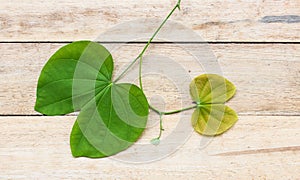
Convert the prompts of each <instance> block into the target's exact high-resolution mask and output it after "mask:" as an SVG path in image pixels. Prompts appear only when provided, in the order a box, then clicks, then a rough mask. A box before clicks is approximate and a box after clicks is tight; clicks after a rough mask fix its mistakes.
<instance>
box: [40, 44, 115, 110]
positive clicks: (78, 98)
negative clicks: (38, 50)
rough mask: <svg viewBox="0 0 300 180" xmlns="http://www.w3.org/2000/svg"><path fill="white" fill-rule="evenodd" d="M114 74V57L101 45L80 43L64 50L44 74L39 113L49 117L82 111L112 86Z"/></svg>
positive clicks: (55, 57)
mask: <svg viewBox="0 0 300 180" xmlns="http://www.w3.org/2000/svg"><path fill="white" fill-rule="evenodd" d="M100 67H101V68H100ZM99 69H100V71H99ZM112 71H113V60H112V57H111V55H110V53H109V52H108V51H107V50H106V49H105V48H104V47H103V46H101V45H100V44H98V43H94V42H90V41H78V42H74V43H71V44H68V45H66V46H64V47H62V48H60V49H59V50H58V51H57V52H56V53H55V54H54V55H53V56H52V57H51V58H50V59H49V60H48V62H47V63H46V65H45V66H44V68H43V70H42V72H41V74H40V77H39V80H38V86H37V99H36V104H35V110H36V111H38V112H40V113H43V114H45V115H62V114H68V113H71V112H74V111H77V110H80V109H81V108H82V107H83V105H84V104H86V103H87V102H88V101H90V100H91V99H92V98H93V97H94V95H95V94H98V93H99V92H100V91H101V90H102V89H103V88H105V87H106V86H107V85H108V84H109V83H110V79H111V77H112ZM75 76H76V77H75ZM74 84H75V87H74Z"/></svg>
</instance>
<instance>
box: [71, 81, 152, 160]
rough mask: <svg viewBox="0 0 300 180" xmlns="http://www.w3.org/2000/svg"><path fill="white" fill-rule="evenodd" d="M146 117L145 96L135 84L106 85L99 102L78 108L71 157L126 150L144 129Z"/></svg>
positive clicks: (108, 153)
mask: <svg viewBox="0 0 300 180" xmlns="http://www.w3.org/2000/svg"><path fill="white" fill-rule="evenodd" d="M95 106H96V107H95ZM147 116H148V103H147V99H146V97H145V95H144V94H143V92H142V91H141V90H140V89H139V88H138V87H137V86H135V85H132V84H112V85H111V86H108V87H107V88H105V90H103V91H102V92H101V94H100V95H99V102H98V103H97V102H91V103H89V104H88V105H87V106H85V107H84V108H83V109H82V110H81V112H80V114H79V116H78V118H77V124H75V125H74V127H73V130H72V133H71V150H72V154H73V156H75V157H79V156H86V157H105V156H110V155H113V154H116V153H118V152H120V151H122V150H125V149H126V148H128V147H129V146H130V145H131V144H133V143H134V142H135V141H136V140H137V139H138V138H139V137H140V135H141V134H142V132H143V131H144V128H145V126H146V123H147ZM82 132H84V133H82Z"/></svg>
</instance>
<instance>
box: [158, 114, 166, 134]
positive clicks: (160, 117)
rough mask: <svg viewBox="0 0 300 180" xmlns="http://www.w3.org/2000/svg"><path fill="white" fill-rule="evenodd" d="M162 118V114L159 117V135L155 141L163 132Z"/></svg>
mask: <svg viewBox="0 0 300 180" xmlns="http://www.w3.org/2000/svg"><path fill="white" fill-rule="evenodd" d="M162 116H163V115H162V114H160V115H159V135H158V137H157V139H160V137H161V135H162V132H163V131H164V128H163V122H162Z"/></svg>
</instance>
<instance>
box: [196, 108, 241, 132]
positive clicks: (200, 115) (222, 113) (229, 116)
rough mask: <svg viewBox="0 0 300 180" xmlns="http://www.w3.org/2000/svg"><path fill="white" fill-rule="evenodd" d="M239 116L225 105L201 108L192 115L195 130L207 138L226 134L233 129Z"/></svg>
mask: <svg viewBox="0 0 300 180" xmlns="http://www.w3.org/2000/svg"><path fill="white" fill-rule="evenodd" d="M237 120H238V116H237V114H236V112H235V111H234V110H233V109H231V108H229V107H228V106H226V105H224V104H211V105H204V106H199V107H197V108H196V109H195V111H194V113H193V115H192V125H193V127H194V129H195V130H196V131H197V132H198V133H200V134H202V135H207V136H215V135H219V134H222V133H224V132H225V131H227V130H228V129H229V128H231V127H232V126H233V125H234V124H235V123H236V121H237Z"/></svg>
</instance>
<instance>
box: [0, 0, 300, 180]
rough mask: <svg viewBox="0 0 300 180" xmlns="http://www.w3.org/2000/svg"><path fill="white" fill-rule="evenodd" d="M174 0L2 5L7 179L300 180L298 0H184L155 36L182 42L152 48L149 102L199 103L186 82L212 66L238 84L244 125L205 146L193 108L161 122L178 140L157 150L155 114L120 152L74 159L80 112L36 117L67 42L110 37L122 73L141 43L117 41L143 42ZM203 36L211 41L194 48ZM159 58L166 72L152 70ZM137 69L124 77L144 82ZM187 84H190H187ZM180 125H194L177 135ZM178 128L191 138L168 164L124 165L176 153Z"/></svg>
mask: <svg viewBox="0 0 300 180" xmlns="http://www.w3.org/2000/svg"><path fill="white" fill-rule="evenodd" d="M176 1H177V0H165V1H163V2H162V1H160V0H153V1H146V0H139V1H119V0H101V1H99V0H90V1H84V2H83V1H82V2H80V1H74V0H52V1H44V0H38V1H34V0H23V1H7V0H0V127H1V128H2V130H1V131H0V179H299V178H300V176H299V174H300V143H299V142H300V133H299V132H300V128H299V127H300V91H299V90H300V44H299V42H300V34H299V32H300V26H299V25H300V1H299V0H278V1H273V0H249V1H248V0H243V1H236V0H233V1H230V0H226V1H219V0H203V1H198V0H189V1H186V0H182V5H181V8H182V9H181V11H176V13H175V14H174V15H173V16H172V17H171V20H173V22H171V21H169V22H168V23H167V24H166V26H165V28H163V29H162V31H161V32H160V33H159V34H158V39H156V41H163V40H168V41H171V42H174V41H179V42H181V43H180V44H171V43H156V44H152V45H151V47H150V49H149V51H147V57H145V59H144V63H145V65H144V73H146V75H145V77H144V86H145V91H146V94H147V96H148V97H149V98H150V101H151V103H153V104H155V105H157V106H160V107H161V108H166V109H169V110H172V109H178V108H181V107H182V106H185V105H187V104H189V103H191V102H190V98H189V95H188V89H187V88H188V86H187V85H188V83H189V81H190V79H189V78H193V77H194V76H197V75H199V74H201V73H204V72H205V70H206V72H216V73H222V74H223V75H224V76H225V77H226V78H228V79H229V80H231V81H232V82H233V83H234V84H235V85H236V86H237V93H236V95H235V97H234V98H233V99H232V100H231V101H230V102H229V103H228V104H229V105H230V106H231V107H232V108H234V109H235V110H236V111H237V112H238V113H239V121H238V122H237V124H236V125H235V126H234V127H233V128H232V129H231V130H230V131H228V132H226V133H225V134H223V135H221V136H218V137H215V138H213V139H212V141H209V142H210V143H209V144H208V145H207V146H205V147H204V148H203V147H202V146H201V143H203V142H205V140H207V139H205V138H204V137H203V136H200V135H198V134H197V133H195V132H193V131H192V129H191V126H190V117H189V115H190V113H191V111H188V112H186V114H185V115H184V116H180V115H178V114H177V115H172V116H167V117H164V128H165V131H164V133H163V139H164V140H166V139H167V138H170V141H162V142H164V143H162V144H161V145H159V146H158V147H157V148H155V147H154V146H152V145H150V144H149V140H150V139H151V138H153V137H156V136H157V133H158V117H157V115H154V114H152V113H151V114H150V117H149V121H148V123H149V124H148V128H147V129H146V131H145V133H144V134H143V136H142V137H141V139H140V140H139V141H138V143H137V144H136V145H135V146H133V147H131V148H129V149H128V150H127V151H124V152H122V153H121V154H120V155H119V156H114V157H112V158H104V159H87V158H73V157H72V155H71V152H70V148H69V135H70V131H71V128H72V125H73V123H74V121H75V119H76V116H74V114H71V115H70V116H56V117H45V116H36V115H38V113H37V112H35V111H34V110H33V106H34V103H35V91H36V83H37V80H38V76H39V73H40V71H41V69H42V67H43V65H44V64H45V63H46V61H47V59H48V58H49V57H50V56H51V55H52V54H53V53H54V52H55V51H56V50H57V49H58V48H59V47H61V46H63V45H64V42H65V43H66V42H67V41H75V40H81V39H90V40H99V41H107V42H114V43H105V44H104V45H105V46H106V47H108V49H109V50H111V52H112V54H113V57H114V59H115V73H116V72H118V71H119V70H120V69H122V68H123V67H124V66H125V65H126V64H128V62H130V61H131V60H132V59H134V58H135V56H136V55H137V54H138V52H139V51H140V50H141V49H142V47H143V44H140V43H131V44H120V43H118V42H128V40H129V41H145V40H147V38H148V37H149V35H150V34H152V33H153V31H154V30H155V28H156V27H157V26H158V24H159V22H160V21H161V20H162V19H163V18H164V17H165V16H166V14H167V13H168V12H169V10H170V9H171V8H172V7H173V6H174V5H175V3H176ZM153 18H154V20H153ZM132 22H133V23H132ZM137 22H138V23H137ZM174 22H178V24H177V25H176V24H174ZM172 23H173V24H172ZM120 24H121V25H120ZM141 24H142V25H143V26H141ZM137 25H138V26H137ZM184 26H185V27H184ZM175 27H176V28H175ZM170 29H171V30H172V31H170ZM168 30H169V31H168ZM173 30H174V31H173ZM175 30H178V31H175ZM189 30H191V31H189ZM119 31H121V33H118V32H119ZM191 32H195V33H196V34H198V35H199V36H195V34H193V33H191ZM103 33H104V34H105V36H103ZM203 41H209V42H213V44H209V46H206V45H205V44H203V43H195V42H203ZM7 42H10V43H7ZM13 42H15V43H13ZM38 42H43V43H38ZM187 42H193V43H187ZM215 42H217V43H215ZM223 42H224V43H223ZM239 42H241V43H239ZM264 42H268V43H264ZM280 42H284V43H280ZM207 47H209V48H211V50H212V52H211V51H209V50H208V49H207ZM194 52H196V53H198V54H196V55H198V56H199V57H200V60H201V61H200V62H201V63H202V64H199V63H198V62H197V61H196V60H195V58H194V56H193V55H194V54H193V53H194ZM212 53H214V55H215V57H216V59H217V65H216V64H214V63H213V61H208V62H206V61H203V60H205V59H209V58H212V60H213V59H214V58H213V57H211V56H210V55H212ZM210 60H211V59H210ZM170 61H171V62H172V63H168V62H170ZM164 62H165V63H164ZM153 64H158V65H159V66H162V67H164V69H159V70H156V71H154V72H152V71H151V70H153V68H152V67H153ZM171 64H172V65H174V64H177V66H171ZM150 67H151V68H150ZM149 69H150V71H149ZM182 69H183V72H181V73H173V74H172V73H171V74H170V73H169V72H179V71H178V70H182ZM220 69H221V70H222V71H220ZM136 70H137V68H136V67H135V68H133V73H129V74H127V76H126V77H125V81H133V82H137V81H136V79H135V78H131V79H130V78H128V77H136V74H134V73H137V71H136ZM147 73H148V74H147ZM151 73H155V75H153V74H151ZM167 75H168V76H167ZM186 76H187V77H188V78H187V79H184V77H186ZM176 82H179V86H178V84H177V86H176V85H174V84H175V83H176ZM180 83H181V84H180ZM181 86H182V87H185V88H183V89H181V91H180V88H179V87H181ZM75 115H76V114H75ZM180 118H183V119H180ZM181 120H183V121H181ZM182 122H184V123H183V124H180V123H182ZM178 126H183V129H186V130H184V131H183V130H182V131H180V132H179V133H178V134H177V135H175V134H172V133H174V131H175V130H174V129H175V128H176V127H178ZM189 133H190V134H189ZM173 135H174V136H173ZM182 135H185V136H186V137H188V138H187V141H186V142H180V143H181V146H180V147H178V148H179V149H178V150H177V151H175V152H173V153H170V154H169V155H168V156H167V157H166V158H164V159H161V160H158V161H153V162H150V163H141V164H135V163H128V162H120V159H122V158H123V159H122V160H124V158H125V160H126V159H127V160H128V161H131V162H132V161H133V159H134V158H137V157H139V155H140V154H139V153H140V151H135V150H136V149H138V146H139V145H140V144H144V145H148V146H147V148H145V149H144V151H141V153H145V154H146V155H147V156H148V157H152V156H153V157H154V155H156V154H158V153H159V152H162V151H163V150H168V149H172V147H173V146H174V144H175V143H176V142H177V143H178V138H180V137H181V136H182ZM178 136H179V137H178ZM185 136H184V137H185ZM183 139H184V138H183ZM210 140H211V139H210ZM180 143H179V144H180ZM149 146H151V147H152V148H149ZM153 147H154V148H153ZM153 149H154V150H153ZM149 154H150V155H149ZM146 155H145V157H147V156H146Z"/></svg>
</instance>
